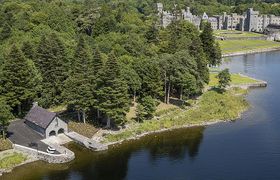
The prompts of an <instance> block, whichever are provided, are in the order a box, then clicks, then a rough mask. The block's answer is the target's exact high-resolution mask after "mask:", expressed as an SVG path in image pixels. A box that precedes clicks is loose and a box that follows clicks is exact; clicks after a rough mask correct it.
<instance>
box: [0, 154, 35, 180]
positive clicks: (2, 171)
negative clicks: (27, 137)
mask: <svg viewBox="0 0 280 180" xmlns="http://www.w3.org/2000/svg"><path fill="white" fill-rule="evenodd" d="M0 153H1V154H6V153H8V154H11V153H20V154H23V155H25V156H26V160H25V161H23V162H21V163H20V164H16V165H14V166H11V167H9V168H2V169H0V177H1V176H2V175H3V174H6V173H11V172H12V171H13V170H14V169H15V168H17V167H19V166H22V165H25V164H29V163H33V162H36V161H39V159H37V158H36V157H34V156H31V155H29V154H26V153H22V152H20V151H17V150H15V149H9V150H5V151H2V152H0Z"/></svg>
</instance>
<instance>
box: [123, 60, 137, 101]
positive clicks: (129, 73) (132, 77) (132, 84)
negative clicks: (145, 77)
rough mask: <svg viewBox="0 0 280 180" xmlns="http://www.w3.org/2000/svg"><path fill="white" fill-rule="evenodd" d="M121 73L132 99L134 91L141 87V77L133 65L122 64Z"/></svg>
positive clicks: (134, 95) (134, 96) (134, 94)
mask: <svg viewBox="0 0 280 180" xmlns="http://www.w3.org/2000/svg"><path fill="white" fill-rule="evenodd" d="M121 69H122V75H123V77H124V79H125V81H126V84H127V85H128V88H129V94H130V96H132V97H133V99H134V101H135V98H136V93H137V92H138V91H139V90H140V89H141V79H140V77H139V75H138V74H137V72H136V71H135V70H134V69H133V67H131V66H129V65H122V66H121Z"/></svg>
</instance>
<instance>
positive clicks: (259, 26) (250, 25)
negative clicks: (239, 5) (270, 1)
mask: <svg viewBox="0 0 280 180" xmlns="http://www.w3.org/2000/svg"><path fill="white" fill-rule="evenodd" d="M175 8H176V5H175ZM157 11H158V16H159V17H160V24H161V26H163V27H167V26H168V25H169V24H170V23H171V22H172V21H173V20H178V19H184V20H186V21H189V22H191V23H193V24H194V25H195V26H196V27H197V28H198V29H199V27H200V24H201V22H202V21H207V22H209V23H210V24H211V27H212V29H213V30H240V31H250V32H259V33H263V32H264V31H265V30H266V28H267V26H268V25H271V24H272V25H280V16H275V15H261V14H260V13H259V11H254V10H253V8H250V9H248V10H247V12H245V13H244V14H243V15H239V14H236V13H232V14H227V13H225V12H224V13H223V15H217V16H212V17H209V16H208V15H207V14H206V13H203V15H202V16H198V15H193V14H192V13H191V11H190V8H189V7H187V8H186V9H182V10H180V11H174V12H169V11H165V10H164V8H163V4H162V3H157Z"/></svg>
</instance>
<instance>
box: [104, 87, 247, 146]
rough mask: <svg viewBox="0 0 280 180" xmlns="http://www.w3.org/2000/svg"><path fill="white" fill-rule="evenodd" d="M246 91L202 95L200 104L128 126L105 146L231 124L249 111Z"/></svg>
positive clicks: (106, 140) (107, 137)
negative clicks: (155, 134)
mask: <svg viewBox="0 0 280 180" xmlns="http://www.w3.org/2000/svg"><path fill="white" fill-rule="evenodd" d="M246 93H247V90H241V89H239V88H234V89H231V90H229V91H227V92H225V93H223V94H221V93H218V92H216V91H208V92H206V93H204V94H203V95H202V96H201V98H200V99H199V100H196V101H192V102H191V103H190V104H192V105H191V106H190V107H185V108H184V109H181V108H175V109H172V110H171V111H169V112H168V113H166V114H163V115H162V116H161V117H160V118H159V120H156V119H153V120H149V121H144V122H143V123H134V124H130V125H129V128H127V129H125V130H122V131H120V132H118V133H116V134H107V135H105V137H104V139H105V142H115V141H119V140H123V139H127V138H132V137H135V136H137V135H140V134H143V133H146V132H152V131H158V130H161V129H167V128H172V127H174V128H175V127H182V126H193V125H200V124H204V123H211V122H215V121H217V120H233V119H236V118H238V117H239V115H240V114H241V113H242V112H244V111H245V110H246V109H247V108H248V106H249V105H248V103H247V102H246V101H245V99H244V95H245V94H246Z"/></svg>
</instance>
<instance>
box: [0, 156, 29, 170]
mask: <svg viewBox="0 0 280 180" xmlns="http://www.w3.org/2000/svg"><path fill="white" fill-rule="evenodd" d="M26 159H27V157H26V156H24V155H23V154H20V153H12V154H8V155H6V156H4V157H2V158H1V159H0V169H9V168H12V167H14V166H16V165H18V164H21V163H23V162H24V161H25V160H26Z"/></svg>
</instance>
